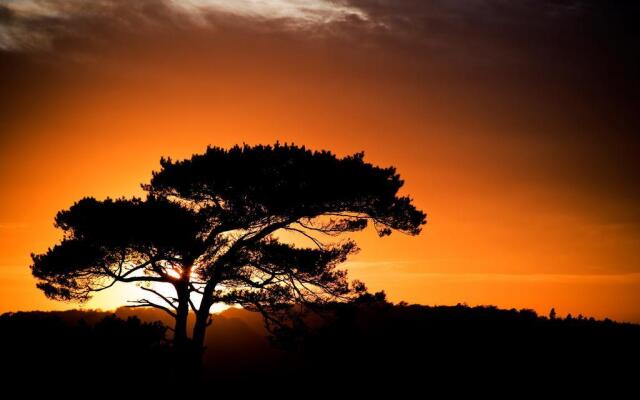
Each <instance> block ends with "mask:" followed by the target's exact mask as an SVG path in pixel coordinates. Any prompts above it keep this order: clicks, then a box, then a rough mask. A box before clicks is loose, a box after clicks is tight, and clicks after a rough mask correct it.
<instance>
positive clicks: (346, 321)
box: [0, 299, 640, 397]
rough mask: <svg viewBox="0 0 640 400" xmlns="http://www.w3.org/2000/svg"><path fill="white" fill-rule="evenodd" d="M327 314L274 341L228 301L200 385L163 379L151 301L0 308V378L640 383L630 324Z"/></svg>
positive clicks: (70, 384) (487, 310)
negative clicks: (58, 308) (101, 307)
mask: <svg viewBox="0 0 640 400" xmlns="http://www.w3.org/2000/svg"><path fill="white" fill-rule="evenodd" d="M328 315H330V316H329V317H327V316H326V315H325V316H324V317H323V319H321V320H317V321H316V322H315V323H314V328H313V329H310V330H308V331H307V332H306V333H304V334H301V335H300V336H296V337H295V338H294V340H293V342H292V341H291V340H285V341H282V340H279V339H278V338H276V340H275V342H274V340H273V338H271V339H270V338H269V337H268V335H267V332H266V330H265V329H264V327H263V323H262V319H261V317H260V316H259V315H258V314H254V313H250V312H248V311H245V310H239V309H231V310H228V311H226V312H225V313H223V314H221V315H219V316H218V317H217V318H216V319H215V322H214V324H213V325H212V326H211V327H210V331H209V336H208V339H207V342H208V350H207V353H206V357H205V368H204V372H203V375H204V379H203V383H197V380H196V379H194V380H193V381H192V382H189V383H185V382H175V381H174V380H173V379H172V376H174V374H175V370H174V363H173V362H172V360H173V358H172V354H171V351H170V348H169V346H168V341H167V337H169V336H170V331H168V330H166V328H165V327H164V325H163V324H162V323H161V322H154V321H157V320H163V319H164V317H163V316H162V315H161V314H158V313H157V312H156V311H155V310H139V309H138V310H136V311H135V312H134V311H132V310H129V309H120V310H118V311H117V312H116V314H115V315H113V314H111V313H106V312H95V311H66V312H25V313H22V312H21V313H9V314H4V315H2V316H0V354H1V355H2V364H3V372H2V375H1V376H0V382H1V383H2V386H3V387H5V388H6V387H8V386H21V385H39V386H40V387H41V388H43V387H44V388H47V390H48V391H49V392H50V393H51V394H57V393H64V392H65V391H69V390H71V389H73V388H77V387H79V386H86V385H89V386H92V387H95V388H105V387H107V388H110V389H113V388H118V387H123V388H124V387H125V386H128V385H135V386H136V387H137V388H138V389H143V388H155V389H158V388H160V387H162V388H169V387H172V386H175V385H182V386H183V387H184V386H185V385H186V386H189V387H191V388H193V387H195V386H199V387H203V388H207V389H210V388H215V390H216V393H220V390H221V388H225V389H232V390H234V391H236V392H238V393H240V394H242V393H245V394H246V393H247V391H248V390H251V391H257V392H272V393H273V392H278V393H283V394H284V395H285V397H286V395H287V394H288V395H291V394H292V393H293V392H292V391H299V390H300V389H299V388H303V389H302V390H303V391H306V392H309V391H311V392H312V393H314V394H324V395H326V396H328V397H334V396H338V395H339V394H340V393H343V394H344V390H345V389H344V388H345V387H346V388H348V389H349V390H350V391H359V390H363V391H367V392H371V391H377V390H380V391H382V390H385V391H388V390H395V391H401V390H407V389H409V390H411V391H412V392H413V393H416V390H418V391H420V392H419V393H423V394H424V393H434V390H436V389H440V390H442V389H444V390H446V391H447V392H449V393H456V392H467V393H468V392H475V393H479V392H493V391H494V390H498V389H502V390H503V391H507V390H516V391H515V392H513V393H512V394H513V395H514V396H515V397H521V395H524V394H527V393H528V392H531V391H535V392H538V393H539V392H545V391H552V390H557V389H555V388H558V387H563V388H564V389H565V390H567V389H569V390H573V389H575V390H576V391H581V392H585V391H587V392H588V391H589V390H590V388H594V389H595V388H598V389H599V390H602V389H604V390H611V391H612V392H613V391H615V390H621V389H624V390H627V388H630V389H631V390H633V391H635V390H636V389H637V387H638V384H639V382H640V381H639V379H640V378H639V377H640V375H639V374H640V368H639V365H640V325H634V324H621V323H616V322H612V321H609V320H606V321H595V320H589V319H583V318H579V319H578V318H571V319H564V318H558V319H553V320H552V319H549V318H546V317H539V316H537V315H536V314H535V313H534V312H532V311H527V310H521V311H516V310H499V309H496V308H494V307H474V308H470V307H466V306H454V307H426V306H418V305H392V304H389V303H386V302H384V301H375V300H374V299H369V301H363V302H361V303H359V304H353V305H336V306H335V307H333V308H332V309H331V310H330V313H329V314H328ZM319 321H321V323H320V322H319ZM165 322H167V321H166V320H165ZM511 387H513V388H515V389H507V388H511ZM634 388H635V389H634ZM296 393H299V392H296ZM338 397H340V396H338ZM418 397H424V396H418ZM632 397H633V396H632Z"/></svg>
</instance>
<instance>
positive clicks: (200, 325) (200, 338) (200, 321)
mask: <svg viewBox="0 0 640 400" xmlns="http://www.w3.org/2000/svg"><path fill="white" fill-rule="evenodd" d="M211 305H212V304H211V301H210V300H209V299H205V298H204V297H203V299H202V302H201V303H200V309H199V310H198V312H197V313H196V323H195V325H194V326H193V345H194V347H195V348H197V349H200V351H202V352H204V342H205V339H206V335H207V327H208V325H209V316H210V315H209V310H210V309H211Z"/></svg>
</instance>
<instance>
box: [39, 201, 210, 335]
mask: <svg viewBox="0 0 640 400" xmlns="http://www.w3.org/2000/svg"><path fill="white" fill-rule="evenodd" d="M205 222H206V219H204V218H202V217H200V216H199V215H198V213H196V212H194V211H192V210H190V209H188V208H186V207H182V206H180V205H179V204H176V203H173V202H170V201H167V200H166V199H161V198H156V197H153V196H150V197H149V198H148V199H146V200H144V201H143V200H141V199H136V198H134V199H131V200H127V199H117V200H111V199H107V200H105V201H97V200H96V199H93V198H84V199H82V200H80V201H78V202H77V203H75V204H74V205H73V206H72V207H71V208H70V209H69V210H64V211H60V212H59V213H58V214H57V215H56V217H55V226H56V227H58V228H60V229H62V231H63V232H64V239H63V240H62V242H61V243H60V244H58V245H55V246H54V247H53V248H50V249H49V250H48V251H47V252H46V253H44V254H39V255H36V254H32V259H33V264H32V266H31V270H32V273H33V275H34V277H35V278H36V279H38V281H39V282H38V284H37V287H38V288H39V289H41V290H42V291H43V292H44V293H45V295H47V297H50V298H53V299H56V300H72V301H85V300H88V299H89V298H90V296H91V295H92V294H93V293H94V292H99V291H102V290H105V289H108V288H110V287H112V286H113V285H114V284H115V283H117V282H124V283H137V284H140V285H142V286H141V288H142V289H143V290H145V291H147V292H149V293H151V294H153V295H155V297H156V298H158V299H159V300H160V301H161V302H162V303H163V304H157V303H155V302H153V301H151V300H149V299H141V300H137V301H135V302H134V304H132V305H130V307H141V306H148V307H155V308H159V309H161V310H163V311H165V312H167V313H169V314H170V315H171V316H172V317H174V318H175V319H176V324H175V331H174V341H175V342H176V343H178V344H179V345H182V344H184V343H185V341H186V339H187V317H188V314H189V300H190V288H189V284H190V282H189V279H188V268H189V265H190V264H191V263H192V262H193V261H192V260H195V259H196V258H197V257H199V256H200V254H202V251H203V249H204V246H203V243H202V240H201V239H200V238H199V236H198V235H199V234H200V232H202V230H203V229H204V227H205ZM185 272H187V273H186V274H185ZM151 284H156V285H158V284H168V285H171V286H173V288H174V289H175V293H176V296H175V298H169V297H167V296H165V295H163V294H162V293H161V292H159V291H158V290H156V289H154V288H153V287H152V286H151Z"/></svg>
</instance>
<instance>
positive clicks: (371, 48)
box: [0, 0, 640, 322]
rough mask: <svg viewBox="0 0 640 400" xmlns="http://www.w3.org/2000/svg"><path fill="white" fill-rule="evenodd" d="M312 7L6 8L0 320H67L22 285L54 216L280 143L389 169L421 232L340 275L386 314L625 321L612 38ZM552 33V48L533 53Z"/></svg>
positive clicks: (625, 156) (635, 284)
mask: <svg viewBox="0 0 640 400" xmlns="http://www.w3.org/2000/svg"><path fill="white" fill-rule="evenodd" d="M40 3H42V2H37V1H35V2H34V1H27V2H26V4H40ZM194 3H197V2H194ZM203 3H206V1H204V0H203ZM271 3H272V2H265V4H267V5H269V4H271ZM312 3H313V4H315V5H316V6H317V7H316V8H315V9H314V8H311V11H309V10H306V11H304V13H306V14H304V13H302V11H300V8H296V4H297V3H296V2H295V1H284V2H282V4H285V5H287V7H289V8H287V7H284V8H277V7H276V8H269V7H267V6H265V8H261V9H260V10H259V12H254V13H249V12H248V11H247V10H245V9H242V8H239V9H237V10H228V9H224V7H223V9H220V8H219V7H221V6H220V5H219V4H218V2H211V4H214V5H216V4H217V6H216V7H218V8H215V7H214V6H213V5H210V7H212V8H207V9H199V8H198V9H197V10H195V11H194V10H192V9H189V10H185V9H182V8H179V9H178V8H175V7H173V6H171V5H170V4H171V3H170V2H169V3H167V2H162V1H152V0H145V1H143V2H140V4H142V5H139V6H135V7H132V6H130V5H128V4H129V3H127V2H123V1H118V0H111V1H107V2H104V3H101V5H99V6H98V5H96V6H94V7H96V8H95V9H92V8H91V7H88V6H86V4H85V7H84V8H82V7H80V6H78V7H77V8H75V6H77V5H81V4H83V3H82V1H81V0H74V1H72V2H70V3H69V4H72V5H71V6H69V5H67V6H66V7H62V6H58V8H55V7H56V4H58V3H57V2H56V1H53V2H49V3H47V4H49V5H48V7H53V8H52V9H53V10H55V11H57V12H58V13H66V14H65V18H66V19H64V22H62V23H61V22H60V21H58V20H57V19H56V17H51V16H50V15H49V14H50V13H49V14H46V13H45V12H44V11H42V7H41V8H40V9H38V8H28V7H27V8H23V9H16V8H15V5H13V2H11V1H8V2H4V1H0V7H4V9H6V10H10V11H11V12H10V13H6V12H5V13H4V14H3V13H2V10H3V8H0V28H3V27H4V28H6V29H5V30H4V31H3V30H2V29H0V88H4V89H2V90H0V92H1V93H0V132H1V136H0V187H2V188H3V191H4V196H2V200H0V288H2V290H1V291H0V312H4V311H15V310H30V309H61V308H69V307H74V306H76V305H73V304H65V303H56V302H53V301H50V300H47V299H46V298H45V297H44V295H43V294H41V293H40V292H39V291H38V290H37V289H36V288H35V282H34V280H33V279H32V278H31V276H30V271H29V269H28V265H29V261H30V259H29V254H30V253H31V252H42V251H44V250H45V249H46V248H47V247H48V246H51V245H53V244H54V243H55V242H56V241H57V240H59V237H60V236H59V232H57V231H56V230H55V229H54V227H53V217H54V215H55V213H56V212H57V211H58V210H60V209H63V208H67V207H69V206H70V205H71V204H72V203H73V202H74V201H76V200H78V199H79V198H81V197H83V196H95V197H98V198H104V197H106V196H111V197H118V196H131V195H141V194H142V191H141V189H140V187H139V185H140V183H142V182H145V181H147V180H148V179H149V178H150V175H151V171H152V170H154V169H157V168H158V166H159V159H160V156H171V157H172V158H184V157H188V156H190V155H191V154H193V153H196V152H202V151H204V149H205V147H206V146H207V145H208V144H212V145H219V146H230V145H233V144H236V143H243V142H246V143H249V144H256V143H273V142H274V141H276V140H280V141H282V142H285V141H286V142H295V143H298V144H305V145H307V146H308V147H311V148H315V149H322V148H326V149H330V150H333V151H335V152H336V153H338V154H339V155H346V154H348V153H353V152H356V151H360V150H364V151H365V153H366V158H367V160H368V161H370V162H373V163H375V164H379V165H390V164H391V165H395V166H396V167H397V168H398V171H399V172H400V174H401V175H402V177H403V178H404V179H405V181H406V185H405V192H406V193H408V194H410V195H412V196H413V197H414V199H415V204H416V205H417V206H418V207H419V208H421V209H423V210H425V211H426V212H427V213H428V215H429V223H428V225H427V226H426V227H425V229H424V231H423V233H422V234H421V235H420V236H419V237H407V236H403V235H401V234H395V235H392V236H391V237H389V238H384V239H380V238H378V237H377V236H376V235H375V233H374V232H370V231H367V232H363V233H361V234H357V235H355V238H356V239H357V240H358V242H359V244H360V247H361V248H362V251H361V252H360V253H359V254H358V255H357V256H355V257H354V258H353V259H352V261H350V262H349V263H348V264H347V265H346V266H347V267H348V268H349V270H350V272H351V275H352V277H356V278H359V279H362V280H364V281H365V282H366V283H367V284H368V286H369V287H370V289H372V290H380V289H384V290H385V291H386V292H387V293H388V295H389V297H390V299H391V300H393V301H400V300H405V301H408V302H415V303H422V304H455V303H458V302H466V303H468V304H495V305H498V306H500V307H506V308H511V307H516V308H524V307H526V308H534V309H536V310H537V311H538V312H539V313H542V314H547V313H548V311H549V309H550V308H551V307H555V308H556V310H557V311H558V313H559V314H566V313H568V312H571V313H573V314H574V315H577V314H579V313H582V314H584V315H593V316H596V317H601V318H602V317H605V316H608V317H611V318H615V319H619V320H630V321H637V322H640V258H639V257H638V248H639V244H640V229H639V228H640V222H639V221H640V216H639V213H638V207H637V204H638V199H639V198H640V195H639V194H638V189H637V188H638V186H639V185H638V183H639V182H638V178H637V177H636V176H635V175H636V174H635V173H633V171H634V170H635V171H637V170H638V169H637V168H636V167H638V165H637V164H638V157H637V155H638V143H637V139H636V138H635V136H634V135H635V132H637V130H636V129H635V128H636V127H637V126H638V125H637V117H634V116H633V110H634V109H636V110H637V108H635V106H636V105H637V104H638V102H637V96H635V95H633V94H630V93H631V92H632V90H631V89H634V88H636V87H637V82H638V80H637V77H636V76H635V75H630V74H631V72H629V67H628V64H627V62H626V58H625V57H626V53H622V52H619V49H618V47H620V46H621V45H620V44H619V43H617V42H616V43H615V45H614V44H611V45H610V48H609V47H605V49H606V50H607V56H608V58H602V57H600V56H602V54H600V53H598V51H600V50H599V49H602V43H604V44H608V43H609V40H613V39H615V38H613V37H609V33H608V32H607V31H606V30H605V31H601V30H600V28H598V29H596V28H594V29H593V31H594V32H593V33H592V34H593V35H594V36H593V37H591V38H588V39H589V40H590V42H594V43H595V44H594V45H593V46H591V45H590V44H589V43H590V42H589V41H587V40H586V39H585V40H584V41H583V40H582V39H580V37H581V36H580V35H578V33H584V32H582V31H580V32H578V31H576V32H574V31H572V30H571V25H569V28H567V27H566V26H565V25H563V27H562V28H559V27H557V26H556V24H560V22H559V21H555V20H550V21H551V22H549V21H547V23H546V25H545V22H544V19H543V21H542V22H540V21H538V22H536V23H535V24H534V25H532V26H528V27H526V28H527V29H528V31H527V30H525V31H524V32H523V31H522V29H524V28H518V26H519V25H518V24H515V23H512V22H522V21H520V20H519V19H518V18H521V19H522V18H523V17H522V16H523V15H530V12H532V10H529V9H526V8H525V9H520V8H518V7H515V9H514V10H507V11H509V12H507V11H504V10H503V11H501V12H504V13H506V14H505V15H501V16H502V17H504V18H502V19H500V18H497V17H496V19H495V20H487V18H486V17H487V15H489V14H491V13H489V12H488V11H487V10H484V9H479V8H478V7H475V6H473V7H472V6H470V7H469V9H463V8H456V7H452V6H450V5H448V4H449V3H448V2H447V1H444V0H442V1H439V2H435V3H434V4H437V5H435V6H434V5H432V6H429V7H426V6H424V8H425V9H422V8H420V7H421V6H419V5H417V4H413V3H412V4H413V6H414V7H415V8H414V9H411V8H407V9H403V8H398V9H396V8H393V7H392V6H391V5H389V4H390V3H387V2H380V3H379V4H378V6H377V7H374V6H372V5H370V4H369V3H371V2H367V1H353V2H346V3H344V4H347V5H349V7H350V8H347V9H346V10H347V11H344V10H342V9H333V8H331V7H329V6H328V5H327V4H330V3H327V2H323V1H317V2H312ZM471 3H474V2H471ZM491 3H492V2H488V3H487V4H491ZM52 4H53V5H52ZM104 4H110V6H109V7H107V6H105V5H104ZM239 4H241V5H244V4H245V2H239ZM247 4H248V3H247ZM474 4H475V3H474ZM383 5H385V6H386V8H385V7H383ZM98 7H107V8H98ZM145 7H146V8H145ZM194 7H195V6H194ZM323 7H324V8H323ZM345 7H347V6H345ZM438 7H440V8H438ZM447 7H449V8H447ZM549 7H551V6H549ZM277 10H281V11H282V10H284V11H286V13H285V15H284V16H282V15H275V16H274V15H273V14H274V13H276V11H277ZM45 11H46V10H45ZM49 11H50V10H49ZM445 11H446V12H445ZM533 11H536V12H540V13H542V11H540V10H539V9H538V8H536V9H535V10H533ZM47 12H48V11H47ZM354 12H357V13H356V14H355V15H356V16H354V15H351V14H349V13H354ZM420 12H421V13H423V14H420ZM564 12H566V13H567V15H564V16H563V17H562V18H565V19H566V21H564V22H569V23H571V22H572V21H574V17H575V16H574V15H572V14H571V13H570V11H566V10H565V11H564ZM571 12H574V11H571ZM345 13H346V14H345ZM358 13H360V14H358ZM403 13H404V14H403ZM456 13H458V14H456ZM45 14H46V15H45ZM343 14H345V15H343ZM43 15H45V17H46V16H47V15H48V16H49V17H48V18H45V17H43ZM317 15H321V16H323V17H322V18H320V17H318V18H317V20H316V19H314V18H315V17H316V16H317ZM398 15H401V16H402V15H404V16H406V17H407V18H409V17H411V18H413V17H415V21H413V25H412V24H409V25H407V24H400V25H394V23H395V22H394V21H395V19H394V18H392V17H395V16H398ZM416 15H417V16H416ZM452 15H453V17H452ZM491 15H493V14H491ZM544 15H546V14H544ZM560 15H561V16H562V15H563V14H560ZM589 16H590V15H588V17H589ZM454 17H459V18H454ZM462 17H464V18H462ZM580 17H581V18H583V17H584V15H580ZM590 17H593V16H590ZM460 18H462V20H464V21H470V22H469V23H468V24H462V23H460V21H461V19H460ZM465 18H466V19H465ZM505 18H510V19H509V20H508V21H507V22H508V23H507V22H504V21H505ZM52 21H53V22H52ZM409 21H412V20H410V19H409ZM425 21H427V22H430V24H427V22H425ZM554 21H555V22H554ZM581 21H582V20H581ZM588 21H591V20H588ZM592 22H593V24H594V26H595V25H596V23H603V22H602V21H600V20H594V21H592ZM605 22H606V21H605ZM587 26H589V25H587ZM133 27H135V29H134V28H133ZM507 28H508V29H515V31H514V32H504V29H507ZM559 29H560V30H561V32H564V34H563V35H560V36H558V37H560V38H561V39H559V40H558V41H556V42H550V41H546V40H540V41H537V40H531V37H529V36H528V34H531V35H533V34H534V33H535V34H536V35H539V34H541V33H543V34H546V35H550V36H552V35H556V36H557V33H558V30H559ZM581 29H583V28H581ZM565 30H566V32H565ZM2 32H9V34H7V35H4V36H3V35H2V34H1V33H2ZM527 32H529V33H527ZM531 32H533V33H531ZM589 32H590V31H589ZM589 32H587V33H589ZM603 32H604V33H603ZM556 36H554V37H556ZM535 37H538V38H539V36H535ZM543 39H544V37H543ZM567 48H571V49H573V50H572V52H567ZM618 53H620V54H618ZM558 54H567V56H566V57H560V58H558V57H557V56H558ZM554 57H556V58H554ZM616 57H617V58H616ZM585 61H590V64H588V65H589V67H588V68H586V67H585V65H586V64H585ZM612 72H615V74H612ZM632 72H633V71H632ZM602 74H605V75H606V76H607V77H608V78H607V79H609V80H608V81H607V85H600V84H599V83H598V82H601V80H598V79H599V78H602V77H603V76H605V75H602ZM629 87H631V89H629ZM630 96H631V97H630ZM634 96H635V97H634ZM634 168H636V169H634ZM630 171H631V172H630ZM135 295H136V294H135V293H134V291H133V290H129V289H125V288H124V287H120V288H116V289H115V290H114V291H113V292H111V293H105V294H100V295H99V296H97V297H96V298H95V299H93V300H92V301H91V302H89V303H88V304H86V305H84V307H101V308H111V307H116V306H117V305H119V304H122V303H124V300H126V299H132V298H136V297H135ZM131 296H132V297H131Z"/></svg>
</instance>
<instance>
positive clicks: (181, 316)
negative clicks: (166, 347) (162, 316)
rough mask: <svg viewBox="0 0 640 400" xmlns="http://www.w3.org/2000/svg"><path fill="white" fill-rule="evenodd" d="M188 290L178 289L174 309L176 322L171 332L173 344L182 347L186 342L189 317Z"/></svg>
mask: <svg viewBox="0 0 640 400" xmlns="http://www.w3.org/2000/svg"><path fill="white" fill-rule="evenodd" d="M188 296H189V292H188V291H186V293H185V291H184V290H183V289H179V290H178V309H177V310H176V324H175V327H174V332H173V345H174V346H175V347H176V348H184V347H186V346H187V344H188V340H189V338H188V336H187V322H188V319H189V297H188Z"/></svg>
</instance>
